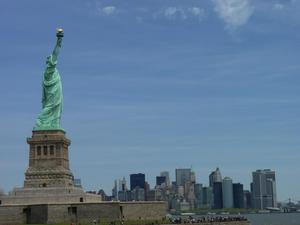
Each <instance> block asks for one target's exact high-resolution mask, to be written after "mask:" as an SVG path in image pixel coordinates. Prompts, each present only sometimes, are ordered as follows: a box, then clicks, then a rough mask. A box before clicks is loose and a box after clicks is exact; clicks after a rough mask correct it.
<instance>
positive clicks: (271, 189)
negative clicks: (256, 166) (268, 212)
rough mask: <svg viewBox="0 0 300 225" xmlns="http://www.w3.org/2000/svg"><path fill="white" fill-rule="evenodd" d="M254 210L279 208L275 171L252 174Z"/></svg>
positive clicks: (257, 171)
mask: <svg viewBox="0 0 300 225" xmlns="http://www.w3.org/2000/svg"><path fill="white" fill-rule="evenodd" d="M252 179H253V193H252V197H253V205H254V208H257V209H264V208H266V207H277V198H276V197H277V196H276V179H275V171H271V170H270V169H265V170H256V171H255V172H253V173H252Z"/></svg>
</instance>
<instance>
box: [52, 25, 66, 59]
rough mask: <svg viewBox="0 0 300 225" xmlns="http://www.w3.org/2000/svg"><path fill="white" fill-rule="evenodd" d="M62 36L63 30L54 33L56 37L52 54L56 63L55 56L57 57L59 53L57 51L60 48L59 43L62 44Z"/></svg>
mask: <svg viewBox="0 0 300 225" xmlns="http://www.w3.org/2000/svg"><path fill="white" fill-rule="evenodd" d="M63 36H64V33H63V29H57V31H56V37H57V40H56V45H55V47H54V49H53V52H52V57H53V61H57V56H58V53H59V49H60V48H61V43H62V38H63Z"/></svg>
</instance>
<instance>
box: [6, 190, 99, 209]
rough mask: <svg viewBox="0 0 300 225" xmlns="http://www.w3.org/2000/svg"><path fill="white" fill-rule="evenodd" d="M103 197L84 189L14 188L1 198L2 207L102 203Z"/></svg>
mask: <svg viewBox="0 0 300 225" xmlns="http://www.w3.org/2000/svg"><path fill="white" fill-rule="evenodd" d="M101 200H102V199H101V196H100V195H96V194H87V193H85V192H84V191H83V189H82V188H77V187H55V188H14V189H13V191H12V192H10V193H9V195H8V196H1V205H34V204H60V203H64V204H69V203H80V202H89V203H95V202H101Z"/></svg>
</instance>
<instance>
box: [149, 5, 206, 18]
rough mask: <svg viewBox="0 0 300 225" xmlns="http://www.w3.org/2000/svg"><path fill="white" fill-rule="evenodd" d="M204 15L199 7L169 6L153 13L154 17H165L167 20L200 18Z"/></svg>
mask: <svg viewBox="0 0 300 225" xmlns="http://www.w3.org/2000/svg"><path fill="white" fill-rule="evenodd" d="M204 16H205V10H204V9H202V8H200V7H179V6H169V7H167V8H164V9H161V10H159V11H158V12H156V13H154V18H155V19H156V18H159V17H160V18H166V19H168V20H175V19H180V20H186V19H195V18H197V19H198V20H202V19H203V18H204Z"/></svg>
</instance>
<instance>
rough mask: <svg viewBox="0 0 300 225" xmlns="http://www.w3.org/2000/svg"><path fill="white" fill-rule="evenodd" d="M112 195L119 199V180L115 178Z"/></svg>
mask: <svg viewBox="0 0 300 225" xmlns="http://www.w3.org/2000/svg"><path fill="white" fill-rule="evenodd" d="M112 197H113V199H118V182H117V180H115V182H114V187H113V189H112Z"/></svg>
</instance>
